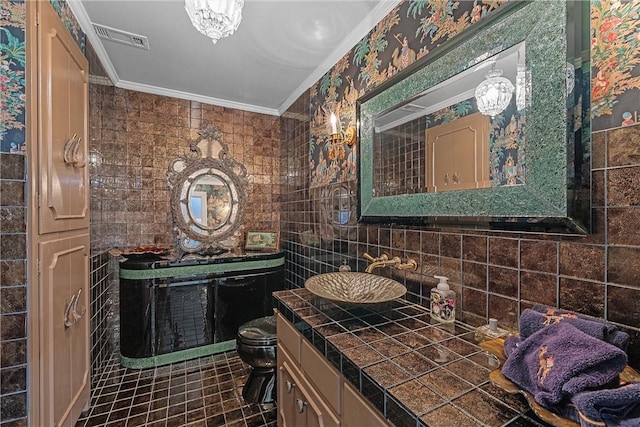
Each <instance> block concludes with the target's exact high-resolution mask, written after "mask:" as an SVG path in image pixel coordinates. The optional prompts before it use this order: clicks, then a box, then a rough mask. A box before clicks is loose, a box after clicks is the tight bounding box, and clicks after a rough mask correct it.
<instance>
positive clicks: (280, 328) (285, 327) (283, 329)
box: [276, 313, 302, 363]
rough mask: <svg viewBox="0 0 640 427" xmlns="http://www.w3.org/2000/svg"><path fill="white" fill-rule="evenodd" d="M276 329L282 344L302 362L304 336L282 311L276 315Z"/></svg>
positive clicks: (294, 357)
mask: <svg viewBox="0 0 640 427" xmlns="http://www.w3.org/2000/svg"><path fill="white" fill-rule="evenodd" d="M276 331H277V332H276V333H277V335H278V341H279V343H280V345H283V346H284V347H285V349H286V350H287V352H288V353H289V354H290V355H291V356H292V357H293V359H294V360H295V361H296V362H297V363H300V340H301V339H302V336H301V335H300V333H298V331H297V330H296V328H294V327H293V325H292V324H291V323H289V322H288V321H287V319H285V318H284V317H282V315H281V314H280V313H278V314H277V315H276Z"/></svg>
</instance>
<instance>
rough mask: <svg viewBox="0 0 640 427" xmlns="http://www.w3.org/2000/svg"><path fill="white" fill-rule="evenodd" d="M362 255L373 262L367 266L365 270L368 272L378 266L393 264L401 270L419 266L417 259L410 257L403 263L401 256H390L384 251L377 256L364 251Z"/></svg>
mask: <svg viewBox="0 0 640 427" xmlns="http://www.w3.org/2000/svg"><path fill="white" fill-rule="evenodd" d="M362 257H363V258H364V259H366V260H369V261H371V264H369V265H368V266H367V268H366V269H365V270H364V271H365V272H366V273H371V272H372V271H373V270H375V269H376V268H380V267H387V266H392V267H395V268H397V269H399V270H415V269H416V268H418V263H416V262H415V260H413V259H411V258H409V259H408V260H407V262H406V263H403V262H402V260H401V259H400V257H397V256H394V257H393V258H389V255H387V254H386V253H383V254H382V255H380V256H379V257H377V258H374V257H372V256H371V255H369V254H368V253H366V252H365V253H364V254H363V255H362Z"/></svg>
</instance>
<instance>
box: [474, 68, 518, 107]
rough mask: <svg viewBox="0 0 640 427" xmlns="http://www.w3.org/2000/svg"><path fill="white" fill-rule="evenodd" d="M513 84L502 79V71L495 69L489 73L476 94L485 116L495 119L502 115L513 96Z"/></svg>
mask: <svg viewBox="0 0 640 427" xmlns="http://www.w3.org/2000/svg"><path fill="white" fill-rule="evenodd" d="M513 90H514V87H513V84H511V81H510V80H509V79H507V78H505V77H502V70H501V69H499V68H494V69H492V70H491V71H489V73H487V78H486V80H484V81H483V82H482V83H480V84H479V85H478V87H477V88H476V92H475V97H476V101H477V103H478V110H480V112H481V113H482V114H484V115H487V116H491V118H494V117H495V116H496V115H497V114H500V113H502V112H503V111H504V110H505V109H506V108H507V106H508V105H509V102H511V95H512V94H513Z"/></svg>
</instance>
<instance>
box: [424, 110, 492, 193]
mask: <svg viewBox="0 0 640 427" xmlns="http://www.w3.org/2000/svg"><path fill="white" fill-rule="evenodd" d="M426 141H427V150H426V151H427V159H426V164H427V176H426V178H427V179H426V181H427V191H428V192H435V191H452V190H467V189H470V188H486V187H490V186H491V181H490V180H489V116H485V115H482V113H474V114H470V115H468V116H464V117H460V118H458V119H456V120H453V121H450V122H447V123H444V124H441V125H438V126H434V127H432V128H428V129H427V130H426Z"/></svg>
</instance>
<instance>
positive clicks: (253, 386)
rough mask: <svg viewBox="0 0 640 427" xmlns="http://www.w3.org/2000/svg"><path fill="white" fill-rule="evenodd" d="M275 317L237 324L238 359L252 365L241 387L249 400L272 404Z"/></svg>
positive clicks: (273, 391) (274, 376)
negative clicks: (238, 325)
mask: <svg viewBox="0 0 640 427" xmlns="http://www.w3.org/2000/svg"><path fill="white" fill-rule="evenodd" d="M277 345H278V337H277V335H276V317H275V316H266V317H260V318H258V319H254V320H250V321H248V322H246V323H244V324H243V325H241V326H240V328H238V338H237V340H236V350H237V352H238V355H239V356H240V359H241V360H242V361H243V362H245V363H246V364H248V365H249V366H251V373H250V374H249V377H248V378H247V381H246V383H245V384H244V386H243V387H242V397H243V398H244V400H245V401H246V402H248V403H258V404H262V405H269V404H273V403H274V402H275V400H276V369H275V368H276V348H277Z"/></svg>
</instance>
